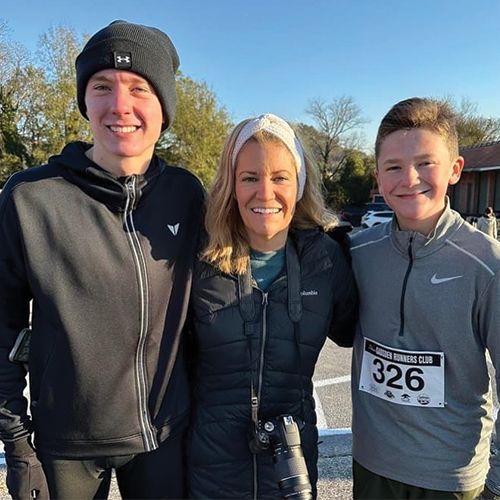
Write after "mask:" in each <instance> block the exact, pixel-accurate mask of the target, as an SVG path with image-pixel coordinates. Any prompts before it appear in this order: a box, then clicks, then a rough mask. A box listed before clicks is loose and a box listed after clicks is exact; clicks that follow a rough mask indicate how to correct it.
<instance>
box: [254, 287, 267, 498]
mask: <svg viewBox="0 0 500 500" xmlns="http://www.w3.org/2000/svg"><path fill="white" fill-rule="evenodd" d="M262 305H263V306H264V307H263V310H262V342H261V346H260V356H259V378H258V380H257V412H258V411H259V408H260V395H261V392H262V379H263V376H264V351H265V348H266V340H267V321H266V320H267V292H262ZM253 472H254V475H253V484H254V487H253V491H254V496H253V497H254V500H257V498H258V485H259V481H258V474H257V455H254V456H253Z"/></svg>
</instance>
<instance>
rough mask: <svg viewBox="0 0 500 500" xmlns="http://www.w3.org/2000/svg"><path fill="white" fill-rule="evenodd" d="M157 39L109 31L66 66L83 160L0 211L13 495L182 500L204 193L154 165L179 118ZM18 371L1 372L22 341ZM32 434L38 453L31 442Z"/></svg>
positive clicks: (172, 54)
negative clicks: (115, 491) (188, 332)
mask: <svg viewBox="0 0 500 500" xmlns="http://www.w3.org/2000/svg"><path fill="white" fill-rule="evenodd" d="M178 66H179V58H178V55H177V52H176V50H175V47H174V46H173V44H172V42H171V41H170V39H169V37H168V36H167V35H166V34H165V33H163V32H162V31H160V30H158V29H156V28H151V27H147V26H142V25H137V24H131V23H128V22H125V21H115V22H113V23H111V24H110V25H109V26H107V27H105V28H103V29H102V30H100V31H99V32H98V33H96V34H95V35H94V36H93V37H92V38H90V40H89V41H88V43H87V44H86V45H85V47H84V49H83V51H82V52H81V54H80V55H79V56H78V58H77V60H76V73H77V98H78V105H79V108H80V111H81V112H82V114H83V116H85V117H86V118H87V119H88V120H89V122H90V126H91V129H92V132H93V136H94V143H93V144H85V143H83V142H74V143H70V144H68V145H67V146H66V147H65V148H64V149H63V151H62V153H61V154H60V155H58V156H54V157H51V158H50V159H49V162H48V164H46V165H43V166H40V167H35V168H30V169H28V170H24V171H22V172H19V173H17V174H15V175H13V176H12V178H11V179H10V180H9V181H8V182H7V184H6V185H5V187H4V189H3V192H2V194H1V196H0V438H1V439H2V441H3V442H4V446H5V455H6V462H7V485H8V488H9V491H10V493H11V495H12V496H13V497H14V498H19V499H31V498H44V499H47V498H79V499H85V498H89V499H90V498H106V497H107V495H108V491H109V484H110V478H111V471H112V469H115V470H116V477H117V481H118V485H119V487H120V492H121V494H122V497H123V498H184V496H185V490H184V483H185V474H184V460H183V438H184V434H185V430H186V425H187V416H188V409H189V388H188V382H187V376H186V366H185V361H184V351H183V340H182V335H181V331H182V329H183V325H184V321H185V318H186V312H187V304H188V298H189V293H190V287H191V272H192V266H193V262H194V259H195V255H196V248H197V240H198V233H199V228H200V227H201V223H202V221H201V215H202V205H203V199H204V192H203V189H202V187H201V185H200V183H199V182H198V180H197V179H196V178H195V177H194V176H193V175H192V174H190V173H189V172H188V171H186V170H184V169H181V168H176V167H171V166H168V165H166V164H165V163H164V162H163V161H162V160H161V159H160V158H158V157H157V156H155V155H154V147H155V144H156V142H157V141H158V139H159V137H160V134H161V132H162V131H165V130H166V129H167V128H168V127H169V125H170V124H171V123H172V121H173V119H174V115H175V105H176V94H175V78H174V75H175V72H176V70H177V68H178ZM30 302H32V318H31V329H32V333H31V344H30V348H29V363H28V365H29V377H30V411H29V414H31V417H30V416H29V414H28V412H27V401H26V399H25V398H24V397H23V389H24V387H25V385H26V383H25V376H26V371H25V368H24V365H23V364H21V363H15V362H12V361H10V360H9V354H10V353H11V351H12V349H13V347H14V344H15V343H16V339H17V338H18V335H19V332H21V331H22V330H23V329H25V328H26V327H28V326H29V321H30ZM32 434H33V435H34V439H33V440H32Z"/></svg>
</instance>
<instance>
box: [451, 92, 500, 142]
mask: <svg viewBox="0 0 500 500" xmlns="http://www.w3.org/2000/svg"><path fill="white" fill-rule="evenodd" d="M445 101H447V102H448V104H450V106H451V107H452V108H453V109H454V110H455V113H456V116H457V133H458V145H459V146H460V147H467V146H474V145H477V144H485V143H487V142H493V141H498V140H500V118H492V117H486V116H482V115H481V114H480V113H479V110H478V106H477V103H474V102H472V101H471V100H470V99H469V98H467V97H463V98H462V99H461V101H460V104H457V102H456V99H455V98H454V97H453V96H448V97H445Z"/></svg>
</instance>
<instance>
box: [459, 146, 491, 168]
mask: <svg viewBox="0 0 500 500" xmlns="http://www.w3.org/2000/svg"><path fill="white" fill-rule="evenodd" d="M460 154H461V155H462V156H463V157H464V158H465V167H464V172H485V171H488V170H500V141H496V142H487V143H486V144H478V145H476V146H468V147H466V148H460Z"/></svg>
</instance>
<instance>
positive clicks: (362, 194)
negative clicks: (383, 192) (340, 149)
mask: <svg viewBox="0 0 500 500" xmlns="http://www.w3.org/2000/svg"><path fill="white" fill-rule="evenodd" d="M374 170H375V158H374V156H373V155H367V154H365V153H362V152H361V151H350V152H349V153H348V154H347V156H346V159H345V162H344V168H343V169H342V173H341V176H340V180H339V182H338V184H339V185H340V186H341V187H342V190H343V194H344V200H343V201H344V203H345V204H351V205H361V204H362V203H365V202H366V201H368V199H369V197H370V191H371V189H372V188H373V187H374V186H375V177H374V175H373V172H374Z"/></svg>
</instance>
